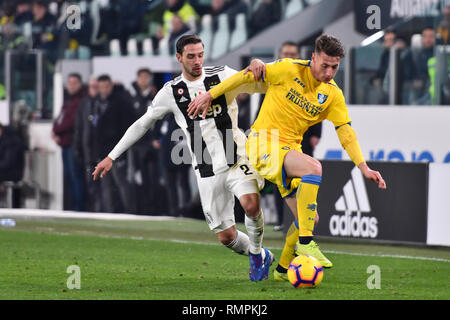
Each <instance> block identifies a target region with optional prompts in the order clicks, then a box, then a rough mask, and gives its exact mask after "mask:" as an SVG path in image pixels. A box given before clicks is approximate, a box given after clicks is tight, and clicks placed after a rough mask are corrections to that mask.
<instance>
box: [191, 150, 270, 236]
mask: <svg viewBox="0 0 450 320" xmlns="http://www.w3.org/2000/svg"><path fill="white" fill-rule="evenodd" d="M195 173H196V176H197V182H198V190H199V194H200V200H201V203H202V208H203V213H204V214H205V219H206V223H207V224H208V226H209V228H210V229H211V230H212V231H214V232H215V233H218V232H221V231H224V230H226V229H228V228H229V227H231V226H233V225H234V224H235V220H234V197H235V196H236V197H237V198H238V199H239V198H240V197H241V196H243V195H245V194H251V193H258V194H259V190H261V189H262V188H263V187H264V179H263V178H262V177H261V176H260V175H259V174H258V173H257V172H256V170H255V169H253V167H252V166H251V164H250V162H249V161H248V159H247V157H240V158H239V160H238V162H237V163H236V164H235V165H234V166H232V167H230V168H229V169H228V170H226V171H224V172H221V173H218V174H216V175H214V176H212V177H207V178H201V177H200V175H199V173H198V171H195Z"/></svg>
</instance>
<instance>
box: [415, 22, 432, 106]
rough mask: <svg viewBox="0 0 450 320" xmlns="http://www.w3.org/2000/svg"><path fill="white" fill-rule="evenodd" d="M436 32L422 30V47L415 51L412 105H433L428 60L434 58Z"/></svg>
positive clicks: (429, 28)
mask: <svg viewBox="0 0 450 320" xmlns="http://www.w3.org/2000/svg"><path fill="white" fill-rule="evenodd" d="M434 45H435V31H434V29H433V28H432V27H427V28H425V29H423V30H422V47H421V48H420V49H419V50H415V51H413V60H414V75H413V77H414V78H413V84H412V90H411V91H410V94H411V95H410V96H411V98H410V104H417V105H427V104H430V103H431V98H430V92H429V87H430V77H429V74H428V60H429V59H430V58H432V57H433V56H434Z"/></svg>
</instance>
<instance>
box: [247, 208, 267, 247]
mask: <svg viewBox="0 0 450 320" xmlns="http://www.w3.org/2000/svg"><path fill="white" fill-rule="evenodd" d="M245 227H246V228H247V233H248V238H249V241H250V247H249V250H250V252H251V253H252V254H260V253H261V247H262V241H263V236H264V216H263V213H262V210H260V211H259V215H258V216H257V217H255V218H250V217H248V216H247V215H245Z"/></svg>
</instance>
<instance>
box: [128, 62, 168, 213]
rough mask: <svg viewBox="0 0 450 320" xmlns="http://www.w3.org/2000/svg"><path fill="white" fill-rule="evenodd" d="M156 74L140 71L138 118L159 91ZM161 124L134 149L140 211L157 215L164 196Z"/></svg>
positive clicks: (135, 87)
mask: <svg viewBox="0 0 450 320" xmlns="http://www.w3.org/2000/svg"><path fill="white" fill-rule="evenodd" d="M152 77H153V75H152V72H151V71H150V70H149V69H147V68H142V69H139V70H138V72H137V78H136V81H135V82H133V84H132V88H133V91H132V97H133V106H134V109H135V111H136V114H137V117H141V116H143V115H144V114H145V113H146V112H147V109H148V107H149V106H150V105H151V104H152V100H153V98H154V97H155V95H156V92H157V89H156V87H155V86H154V85H153V84H152ZM160 126H161V121H158V122H157V124H156V126H155V127H154V128H152V129H150V130H149V131H147V133H146V134H145V135H144V136H143V137H142V138H141V139H140V140H139V141H138V142H136V143H135V144H134V145H133V146H132V147H131V149H130V152H132V154H133V162H134V168H135V174H134V177H135V179H134V180H135V182H136V185H137V200H136V201H137V212H138V213H144V214H149V213H155V212H158V210H160V208H159V207H158V195H159V194H161V191H162V190H161V188H162V187H161V186H160V170H159V169H158V156H159V150H160V149H161V143H160V142H159V140H158V139H157V138H158V137H157V136H156V134H155V132H157V131H158V130H159V128H160Z"/></svg>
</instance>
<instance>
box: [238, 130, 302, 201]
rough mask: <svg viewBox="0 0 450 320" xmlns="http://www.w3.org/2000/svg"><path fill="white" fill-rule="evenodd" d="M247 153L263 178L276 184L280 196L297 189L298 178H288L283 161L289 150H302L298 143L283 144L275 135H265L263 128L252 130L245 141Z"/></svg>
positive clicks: (292, 192) (291, 193)
mask: <svg viewBox="0 0 450 320" xmlns="http://www.w3.org/2000/svg"><path fill="white" fill-rule="evenodd" d="M246 149H247V155H248V157H249V159H250V163H251V164H252V165H253V167H254V168H255V170H256V171H257V172H258V173H259V174H260V175H261V176H262V177H263V178H264V179H267V180H269V181H270V182H272V183H274V184H276V185H277V186H278V190H280V194H281V196H282V197H283V198H284V197H288V196H291V195H293V194H295V192H296V191H297V187H298V185H299V184H300V181H301V179H300V178H294V179H291V178H288V177H287V175H286V171H285V170H284V166H283V162H284V157H285V156H286V154H287V153H288V152H289V151H291V150H297V151H298V152H302V149H301V145H300V144H285V143H283V142H281V141H279V140H278V136H277V135H270V136H269V135H267V133H266V132H264V131H263V130H259V131H258V132H255V131H252V132H251V133H250V135H249V136H248V139H247V143H246Z"/></svg>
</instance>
